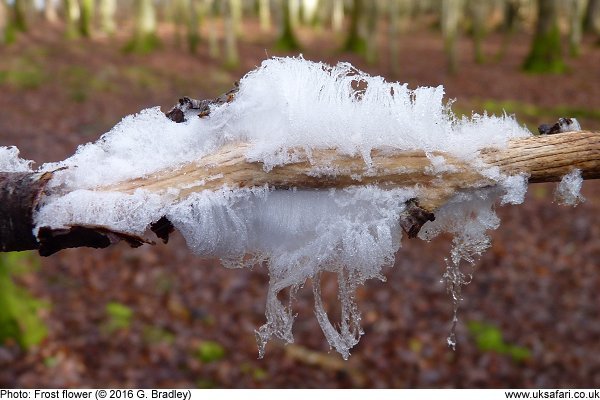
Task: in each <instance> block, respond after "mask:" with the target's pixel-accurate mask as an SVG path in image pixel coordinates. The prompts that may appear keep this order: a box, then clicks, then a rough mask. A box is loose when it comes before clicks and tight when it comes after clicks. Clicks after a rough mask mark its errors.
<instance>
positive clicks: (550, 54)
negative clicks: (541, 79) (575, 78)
mask: <svg viewBox="0 0 600 400" xmlns="http://www.w3.org/2000/svg"><path fill="white" fill-rule="evenodd" d="M558 7H559V0H543V1H539V2H538V18H537V23H536V29H535V36H534V38H533V42H532V44H531V50H530V51H529V55H528V56H527V59H526V60H525V63H524V65H523V68H524V69H525V71H528V72H532V73H561V72H564V71H565V70H566V66H565V64H564V62H563V58H562V49H561V43H560V40H561V39H560V28H559V26H558Z"/></svg>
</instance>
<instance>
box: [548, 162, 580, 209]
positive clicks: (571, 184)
mask: <svg viewBox="0 0 600 400" xmlns="http://www.w3.org/2000/svg"><path fill="white" fill-rule="evenodd" d="M582 185H583V177H582V176H581V170H580V169H574V170H573V171H571V172H569V173H568V174H567V175H565V176H563V178H562V179H561V181H560V183H559V184H558V186H557V187H556V191H555V192H554V199H555V200H556V201H557V202H558V203H559V204H564V205H568V206H576V205H577V204H579V203H583V202H584V201H585V197H583V196H582V195H581V193H580V192H581V186H582Z"/></svg>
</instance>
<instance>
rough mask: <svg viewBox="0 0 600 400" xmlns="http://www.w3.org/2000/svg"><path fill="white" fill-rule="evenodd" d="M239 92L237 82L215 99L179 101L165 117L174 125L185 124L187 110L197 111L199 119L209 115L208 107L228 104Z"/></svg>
mask: <svg viewBox="0 0 600 400" xmlns="http://www.w3.org/2000/svg"><path fill="white" fill-rule="evenodd" d="M238 91H239V82H235V84H234V87H233V89H231V90H229V91H228V92H227V93H225V94H222V95H221V96H219V97H217V98H215V99H208V100H196V99H192V98H191V97H183V98H181V99H179V101H178V103H177V105H176V106H175V107H173V108H172V109H171V110H169V111H168V112H166V113H165V115H166V117H167V118H169V119H170V120H171V121H174V122H176V123H178V124H179V123H181V122H185V112H186V111H188V110H198V116H199V117H200V118H204V117H207V116H208V115H210V106H212V105H221V104H225V103H230V102H231V101H233V99H234V98H235V95H236V94H237V92H238Z"/></svg>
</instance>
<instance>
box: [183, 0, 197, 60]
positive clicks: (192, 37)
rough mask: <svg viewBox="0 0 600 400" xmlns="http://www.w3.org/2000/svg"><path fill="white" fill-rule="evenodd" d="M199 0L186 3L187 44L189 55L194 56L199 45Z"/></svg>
mask: <svg viewBox="0 0 600 400" xmlns="http://www.w3.org/2000/svg"><path fill="white" fill-rule="evenodd" d="M199 1H200V0H189V2H188V3H187V18H186V26H187V43H188V50H189V51H190V53H192V54H195V53H196V50H197V49H198V44H199V43H200V12H199V11H200V5H199V4H198V2H199Z"/></svg>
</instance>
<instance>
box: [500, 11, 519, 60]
mask: <svg viewBox="0 0 600 400" xmlns="http://www.w3.org/2000/svg"><path fill="white" fill-rule="evenodd" d="M502 6H503V8H504V9H503V14H504V15H503V17H504V20H503V24H502V30H503V34H504V36H503V38H502V46H500V51H498V54H497V55H496V60H501V59H503V58H504V55H505V54H506V51H507V50H508V46H509V44H510V42H511V39H512V38H513V36H514V34H515V32H516V31H517V27H518V24H519V15H520V13H521V7H522V0H504V1H503V2H502Z"/></svg>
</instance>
